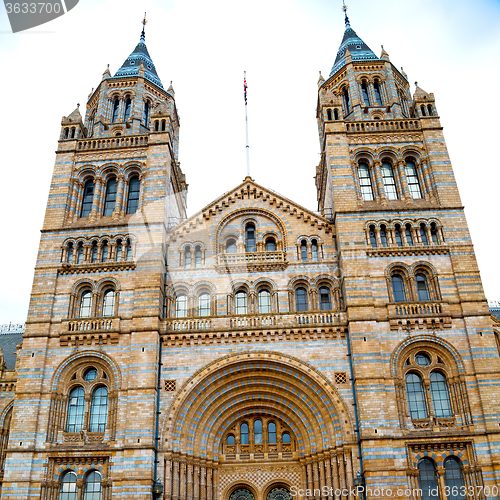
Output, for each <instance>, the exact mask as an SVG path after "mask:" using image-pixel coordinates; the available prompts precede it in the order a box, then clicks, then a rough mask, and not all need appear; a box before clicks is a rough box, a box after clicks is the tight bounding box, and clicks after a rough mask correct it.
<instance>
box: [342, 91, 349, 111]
mask: <svg viewBox="0 0 500 500" xmlns="http://www.w3.org/2000/svg"><path fill="white" fill-rule="evenodd" d="M342 96H343V98H344V106H345V114H346V115H348V114H349V113H350V112H351V105H350V102H349V90H347V87H345V88H344V90H343V92H342Z"/></svg>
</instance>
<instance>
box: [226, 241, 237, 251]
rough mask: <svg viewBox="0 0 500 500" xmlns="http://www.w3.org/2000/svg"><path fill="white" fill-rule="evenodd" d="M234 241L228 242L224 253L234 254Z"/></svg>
mask: <svg viewBox="0 0 500 500" xmlns="http://www.w3.org/2000/svg"><path fill="white" fill-rule="evenodd" d="M236 250H237V248H236V241H235V240H228V241H227V243H226V253H236Z"/></svg>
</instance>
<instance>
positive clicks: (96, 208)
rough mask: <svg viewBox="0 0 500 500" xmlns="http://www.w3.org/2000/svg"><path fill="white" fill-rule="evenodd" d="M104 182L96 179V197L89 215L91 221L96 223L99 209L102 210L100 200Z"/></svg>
mask: <svg viewBox="0 0 500 500" xmlns="http://www.w3.org/2000/svg"><path fill="white" fill-rule="evenodd" d="M102 185H103V180H102V179H100V178H98V177H96V178H95V179H94V197H93V199H92V210H91V212H90V215H89V221H90V222H95V221H96V220H97V217H98V213H99V209H100V199H101V191H102Z"/></svg>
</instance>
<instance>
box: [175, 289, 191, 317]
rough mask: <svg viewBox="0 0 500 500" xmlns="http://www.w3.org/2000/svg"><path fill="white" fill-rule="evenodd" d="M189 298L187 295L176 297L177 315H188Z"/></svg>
mask: <svg viewBox="0 0 500 500" xmlns="http://www.w3.org/2000/svg"><path fill="white" fill-rule="evenodd" d="M187 308H188V298H187V295H179V296H178V297H177V298H176V299H175V317H176V318H185V317H186V316H187Z"/></svg>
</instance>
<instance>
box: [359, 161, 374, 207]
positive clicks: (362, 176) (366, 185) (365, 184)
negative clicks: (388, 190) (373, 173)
mask: <svg viewBox="0 0 500 500" xmlns="http://www.w3.org/2000/svg"><path fill="white" fill-rule="evenodd" d="M358 177H359V187H360V188H361V195H362V196H363V200H365V201H371V200H373V189H372V180H371V178H370V171H369V170H368V165H365V164H364V163H361V164H360V165H359V166H358Z"/></svg>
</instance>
